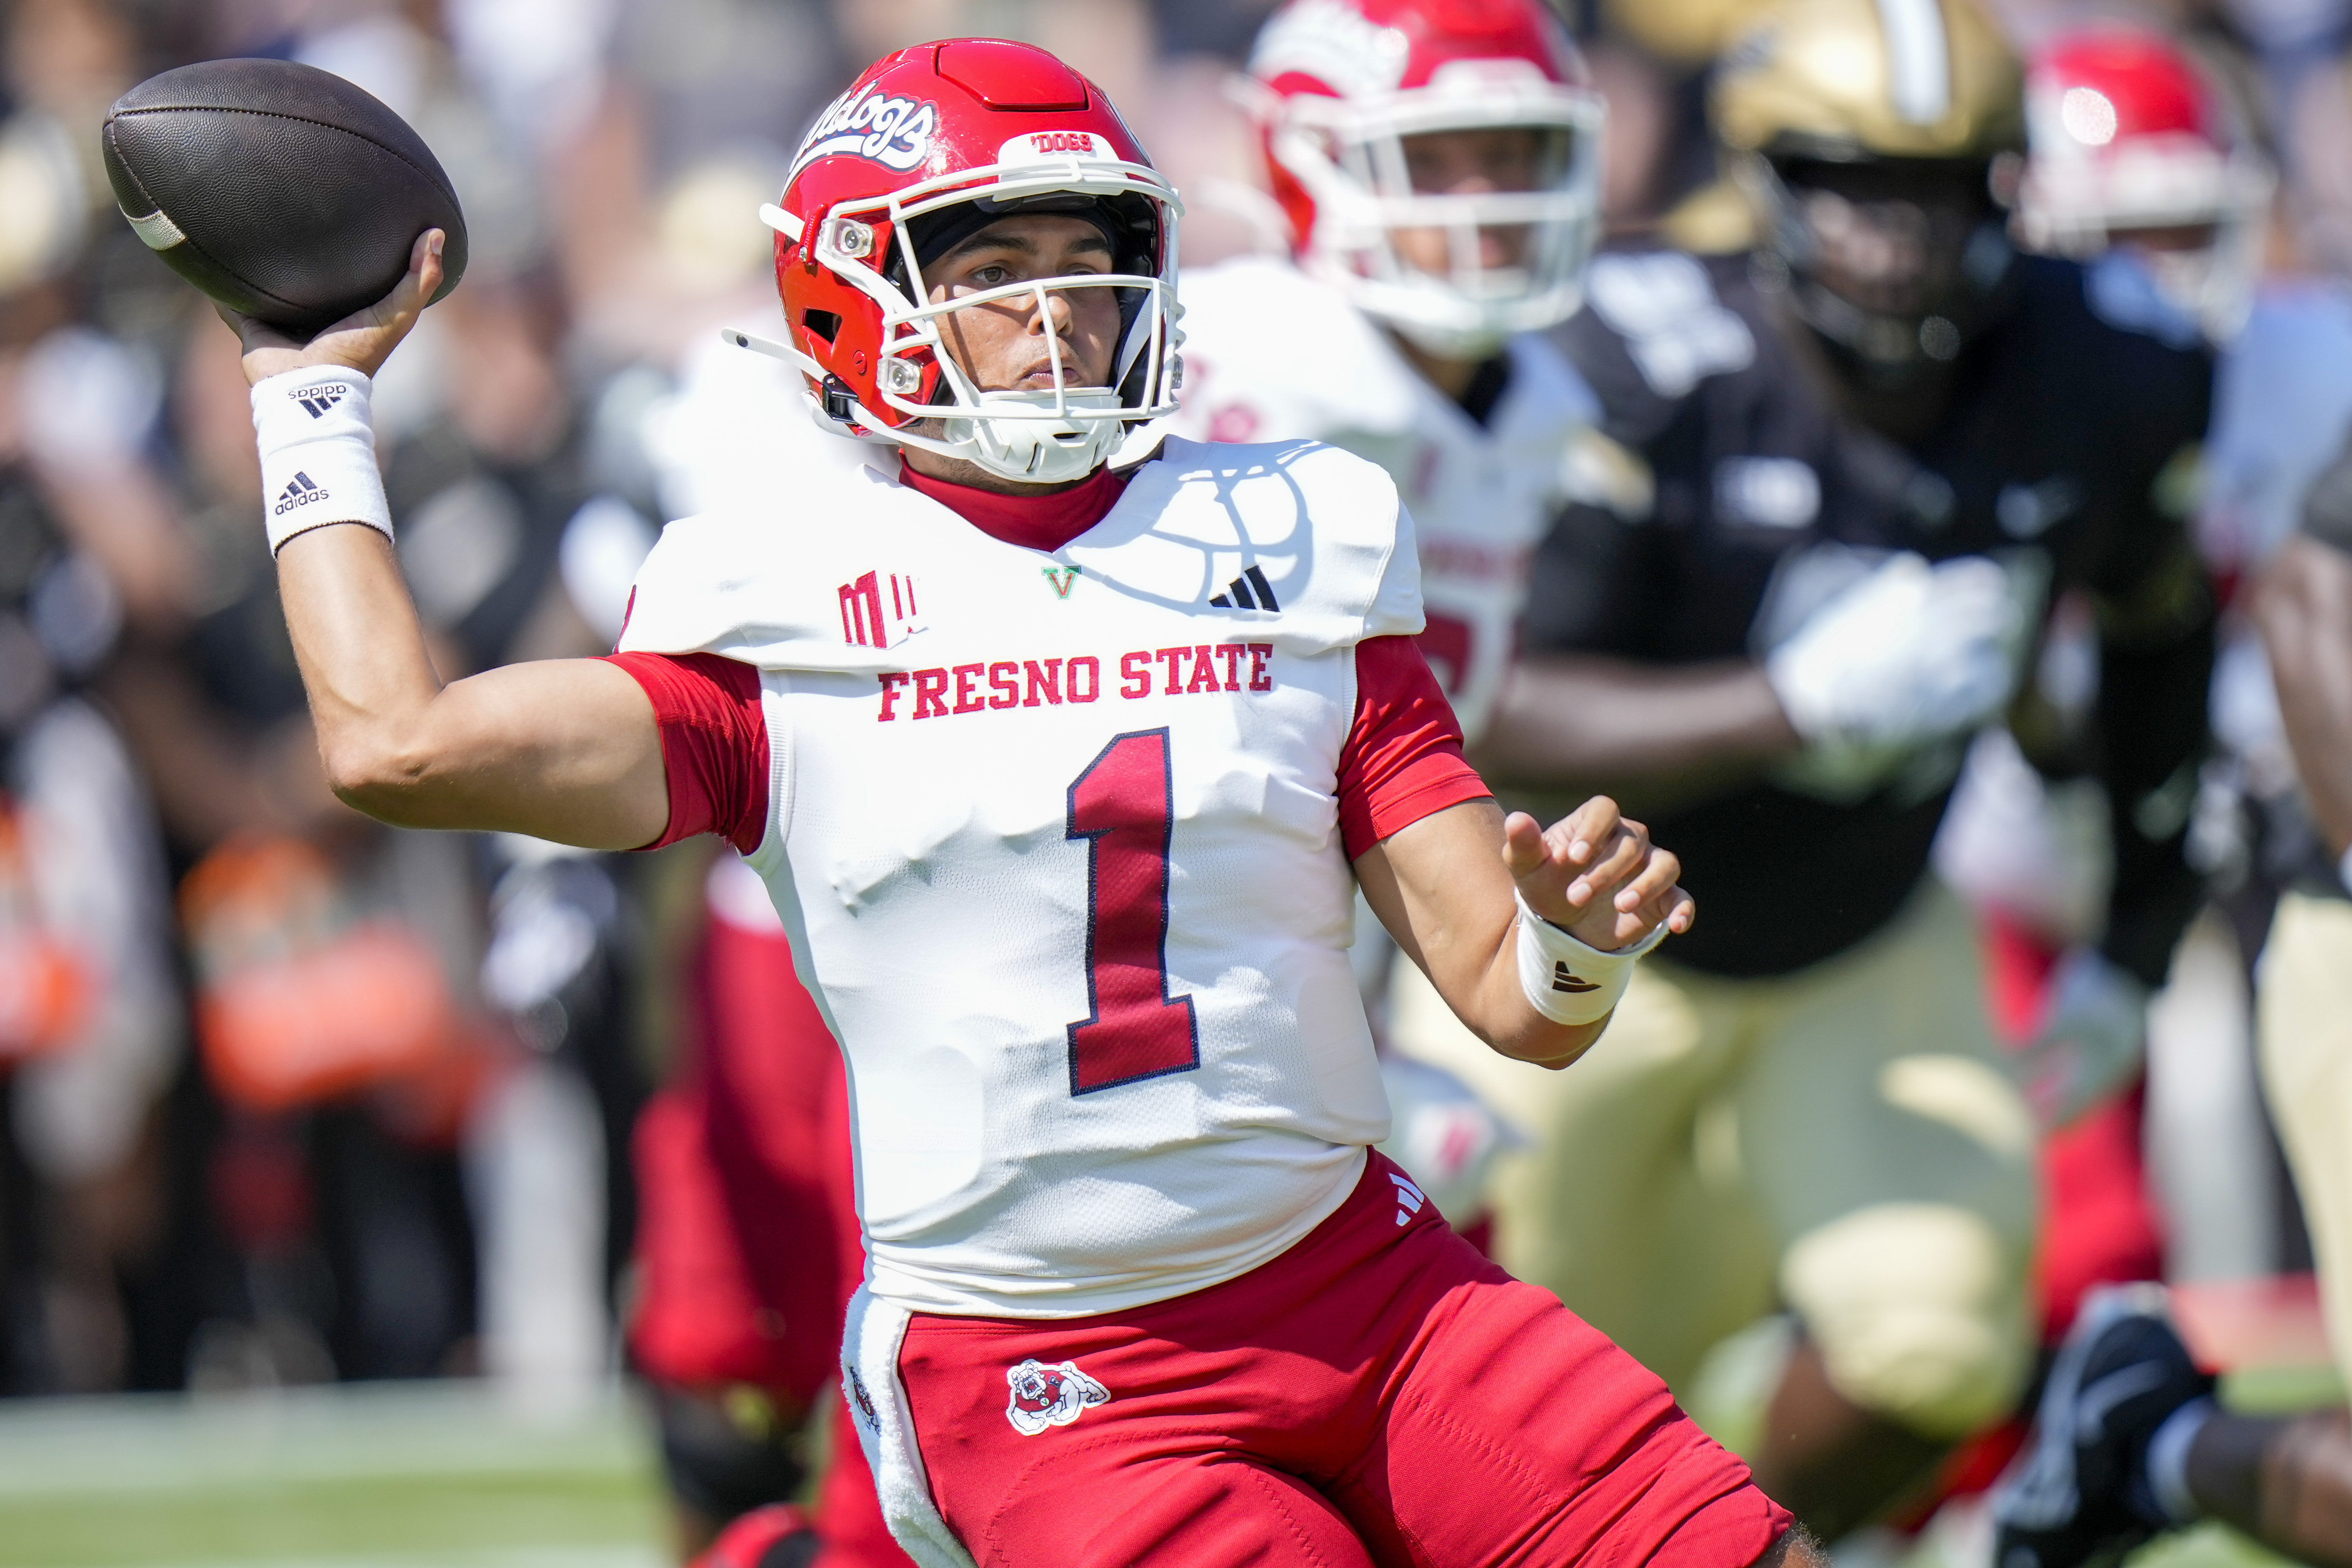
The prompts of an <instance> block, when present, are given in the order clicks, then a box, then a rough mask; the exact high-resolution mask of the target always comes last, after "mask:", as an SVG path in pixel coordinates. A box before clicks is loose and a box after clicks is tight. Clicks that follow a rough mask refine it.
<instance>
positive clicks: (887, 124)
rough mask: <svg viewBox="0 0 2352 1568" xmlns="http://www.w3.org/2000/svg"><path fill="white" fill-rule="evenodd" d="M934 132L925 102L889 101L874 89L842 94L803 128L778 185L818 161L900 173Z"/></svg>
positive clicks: (936, 124) (934, 112)
mask: <svg viewBox="0 0 2352 1568" xmlns="http://www.w3.org/2000/svg"><path fill="white" fill-rule="evenodd" d="M939 128H940V111H939V110H938V109H937V108H935V107H933V106H932V105H931V104H929V103H918V102H917V101H915V100H913V99H911V98H893V97H891V96H890V95H889V94H887V93H886V92H884V91H883V90H882V89H881V88H880V86H879V85H876V86H872V87H867V88H864V89H860V90H858V91H856V92H852V93H844V94H843V95H842V96H841V97H839V98H837V99H835V100H834V104H833V107H832V108H831V109H828V110H825V111H824V114H822V115H821V116H819V117H818V119H817V122H816V123H815V124H814V125H813V126H811V127H809V133H808V140H806V141H805V142H802V143H801V151H800V156H798V157H796V158H794V159H793V167H792V173H791V174H786V175H785V176H784V184H787V185H789V184H792V183H793V180H794V179H796V178H798V177H799V174H800V172H801V171H802V170H803V169H805V168H807V167H808V166H809V165H810V164H811V163H815V162H816V161H817V160H818V159H819V158H831V157H845V158H871V159H873V160H874V161H875V162H876V163H879V164H881V165H882V166H883V167H884V168H886V169H896V170H898V172H899V173H901V174H904V173H905V172H906V171H908V170H909V169H911V168H913V167H914V166H915V165H916V164H918V163H921V162H922V161H923V160H924V159H926V158H928V157H929V156H930V155H931V137H932V135H933V134H934V133H936V132H938V130H939Z"/></svg>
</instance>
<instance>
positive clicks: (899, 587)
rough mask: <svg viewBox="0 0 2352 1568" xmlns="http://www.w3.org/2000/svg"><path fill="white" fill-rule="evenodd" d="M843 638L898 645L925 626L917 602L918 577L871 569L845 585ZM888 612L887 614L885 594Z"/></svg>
mask: <svg viewBox="0 0 2352 1568" xmlns="http://www.w3.org/2000/svg"><path fill="white" fill-rule="evenodd" d="M840 592H841V640H842V641H844V642H845V643H848V644H850V645H852V646H853V647H898V645H899V644H900V643H902V642H905V641H906V640H907V639H908V637H913V636H914V635H915V634H916V633H917V632H919V631H921V630H922V629H923V622H922V618H921V612H920V611H919V610H918V609H917V608H916V605H915V579H914V578H913V577H911V576H904V575H901V574H898V573H896V572H893V573H891V574H889V575H888V576H887V577H886V576H884V575H883V574H881V573H879V572H868V573H867V574H866V575H865V576H863V577H860V578H859V579H857V581H856V582H855V583H844V584H842V585H841V590H840ZM886 594H887V595H888V605H887V608H888V614H887V616H886V615H885V614H884V608H885V605H884V595H886Z"/></svg>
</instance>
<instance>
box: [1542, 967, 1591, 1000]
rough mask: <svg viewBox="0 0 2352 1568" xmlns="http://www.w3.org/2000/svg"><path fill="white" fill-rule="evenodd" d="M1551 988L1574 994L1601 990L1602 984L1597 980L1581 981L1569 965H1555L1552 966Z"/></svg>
mask: <svg viewBox="0 0 2352 1568" xmlns="http://www.w3.org/2000/svg"><path fill="white" fill-rule="evenodd" d="M1551 988H1552V989H1553V990H1555V991H1566V992H1569V993H1570V994H1575V993H1578V992H1583V991H1598V990H1600V989H1601V983H1600V982H1599V981H1597V980H1580V979H1578V978H1577V977H1576V975H1575V974H1574V973H1571V972H1570V969H1569V967H1568V965H1567V964H1565V963H1555V964H1553V965H1552V966H1551Z"/></svg>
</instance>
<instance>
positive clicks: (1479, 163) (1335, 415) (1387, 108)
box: [1167, 0, 1602, 1226]
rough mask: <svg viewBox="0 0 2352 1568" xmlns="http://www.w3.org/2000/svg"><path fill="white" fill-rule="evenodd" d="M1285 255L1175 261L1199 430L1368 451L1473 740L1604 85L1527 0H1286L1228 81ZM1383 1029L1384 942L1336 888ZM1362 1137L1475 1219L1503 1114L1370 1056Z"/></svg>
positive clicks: (1501, 666)
mask: <svg viewBox="0 0 2352 1568" xmlns="http://www.w3.org/2000/svg"><path fill="white" fill-rule="evenodd" d="M1244 91H1245V94H1246V98H1247V101H1248V103H1249V106H1250V109H1251V111H1252V115H1253V118H1254V120H1255V130H1256V132H1257V135H1258V138H1259V141H1260V144H1261V146H1262V148H1263V150H1264V153H1265V172H1266V179H1267V184H1268V186H1269V188H1270V189H1271V191H1272V192H1273V194H1274V195H1275V197H1276V200H1277V201H1278V202H1279V204H1280V206H1281V210H1282V212H1283V215H1284V216H1285V218H1286V220H1287V223H1288V225H1289V229H1290V238H1291V248H1292V254H1291V255H1289V256H1287V257H1282V258H1275V257H1245V258H1240V259H1236V260H1233V261H1228V262H1225V263H1223V265H1220V266H1217V267H1213V268H1206V269H1204V270H1199V271H1192V272H1188V273H1187V274H1186V275H1185V278H1184V282H1183V290H1182V292H1183V300H1184V307H1185V316H1184V331H1185V344H1184V369H1185V377H1186V380H1185V389H1184V406H1183V408H1182V410H1181V412H1180V413H1178V414H1177V415H1176V416H1174V417H1173V418H1172V419H1171V420H1170V421H1169V422H1168V426H1167V428H1168V429H1170V430H1171V431H1173V432H1175V433H1177V434H1180V435H1183V436H1188V437H1192V438H1194V439H1196V440H1210V441H1269V440H1277V439H1279V440H1293V439H1297V438H1299V437H1311V438H1313V439H1315V440H1318V441H1328V442H1330V443H1331V444H1332V445H1334V446H1337V447H1344V448H1346V449H1347V450H1349V451H1350V452H1353V453H1355V454H1356V455H1357V456H1359V457H1361V458H1368V459H1370V461H1372V462H1374V463H1377V464H1379V465H1380V466H1381V468H1384V469H1385V470H1386V471H1387V472H1388V474H1389V477H1390V478H1391V479H1394V480H1395V481H1396V485H1397V489H1398V491H1399V493H1400V494H1401V495H1402V498H1403V500H1404V502H1405V505H1406V506H1407V508H1409V509H1410V510H1411V511H1412V519H1413V531H1414V535H1415V538H1416V540H1417V542H1418V543H1419V545H1420V552H1421V582H1422V595H1423V601H1424V603H1425V605H1426V607H1427V609H1426V614H1427V626H1426V628H1425V629H1424V630H1423V632H1422V634H1421V637H1420V638H1419V641H1420V644H1421V647H1422V652H1423V655H1424V657H1426V658H1427V659H1428V661H1429V665H1430V668H1431V670H1432V671H1433V673H1434V674H1435V675H1436V677H1437V679H1438V681H1439V683H1440V684H1441V685H1442V686H1444V689H1445V693H1446V696H1447V697H1448V698H1449V699H1450V700H1452V702H1453V705H1454V713H1455V715H1456V716H1457V717H1458V718H1459V719H1460V720H1461V721H1462V724H1463V728H1464V730H1465V732H1466V734H1467V736H1468V738H1469V739H1470V741H1471V742H1472V743H1474V744H1475V742H1476V741H1477V738H1478V736H1479V733H1480V731H1482V730H1483V729H1484V728H1485V725H1486V719H1487V716H1488V714H1489V713H1490V712H1491V710H1493V707H1494V702H1495V698H1496V694H1497V693H1498V692H1499V691H1500V689H1501V687H1502V683H1503V679H1504V675H1505V672H1506V670H1507V668H1508V666H1509V661H1510V657H1511V651H1512V648H1513V647H1514V646H1515V645H1516V642H1517V635H1518V631H1517V626H1518V616H1519V608H1520V605H1521V604H1522V603H1523V602H1524V599H1525V596H1526V583H1527V562H1528V557H1529V555H1530V554H1531V553H1532V552H1533V551H1534V549H1535V546H1536V544H1537V542H1538V541H1540V540H1541V539H1542V537H1543V534H1544V531H1545V530H1546V529H1547V528H1548V527H1549V526H1550V522H1551V518H1552V515H1553V513H1554V512H1555V511H1557V510H1558V509H1559V506H1560V505H1561V503H1562V501H1563V500H1565V499H1566V496H1567V494H1568V491H1569V483H1570V475H1571V474H1572V472H1573V468H1572V465H1571V464H1570V463H1569V462H1566V461H1564V460H1563V454H1564V453H1565V452H1568V451H1570V450H1571V449H1572V448H1573V447H1574V445H1575V443H1576V442H1577V440H1578V438H1579V437H1580V435H1581V434H1582V432H1583V430H1584V427H1585V426H1586V425H1587V423H1588V422H1589V421H1590V419H1591V416H1592V415H1593V412H1594V404H1593V399H1592V395H1591V393H1590V392H1588V391H1587V390H1586V389H1585V386H1584V384H1583V382H1582V381H1581V380H1580V378H1579V377H1578V376H1577V374H1576V373H1575V372H1574V371H1573V370H1571V369H1570V367H1569V365H1568V363H1567V361H1566V360H1565V359H1563V358H1562V357H1561V355H1560V353H1559V351H1558V350H1557V349H1554V348H1553V347H1552V346H1551V345H1550V344H1549V343H1548V342H1545V341H1544V339H1543V338H1542V336H1541V335H1540V333H1541V331H1542V329H1544V328H1547V327H1550V326H1553V325H1556V324H1558V323H1559V322H1560V321H1565V320H1567V319H1568V317H1570V315H1572V314H1574V313H1575V310H1576V309H1577V306H1578V304H1579V303H1580V300H1582V297H1583V296H1582V291H1581V286H1582V276H1583V270H1584V263H1585V260H1586V258H1588V257H1589V256H1590V255H1591V251H1592V247H1593V245H1594V244H1595V243H1596V242H1597V241H1598V239H1599V237H1600V231H1601V125H1602V106H1601V100H1600V97H1599V95H1598V94H1596V93H1595V92H1594V91H1593V90H1592V89H1591V86H1590V84H1589V83H1588V81H1587V80H1586V77H1585V71H1584V66H1583V62H1582V60H1581V59H1580V58H1579V57H1578V54H1577V51H1576V48H1575V46H1574V45H1573V44H1572V43H1570V40H1569V37H1568V35H1567V31H1566V29H1565V28H1563V27H1562V26H1560V24H1559V19H1558V18H1557V17H1556V16H1553V14H1552V13H1551V12H1550V11H1549V9H1548V8H1547V7H1546V6H1544V5H1542V4H1540V0H1304V3H1300V4H1293V5H1285V6H1283V7H1282V8H1280V9H1279V10H1277V11H1276V13H1275V14H1274V16H1272V17H1270V18H1269V19H1268V20H1267V22H1266V23H1265V26H1264V27H1263V28H1262V29H1261V30H1260V32H1259V34H1258V37H1257V40H1256V44H1255V47H1254V49H1253V50H1252V52H1251V56H1250V61H1249V69H1248V74H1247V76H1246V77H1245V78H1244ZM1358 924H1359V934H1358V939H1357V944H1356V963H1357V972H1358V974H1359V976H1360V980H1361V981H1362V983H1363V984H1364V987H1365V992H1366V998H1367V1002H1368V1005H1370V1008H1371V1010H1372V1014H1373V1016H1374V1018H1375V1019H1376V1020H1377V1021H1378V1022H1379V1023H1380V1025H1381V1035H1382V1038H1383V1043H1384V1044H1388V1043H1395V1044H1399V1045H1402V1047H1404V1048H1405V1049H1406V1050H1408V1051H1409V1050H1410V1049H1411V1041H1410V1040H1406V1039H1402V1038H1400V1037H1399V1036H1398V1029H1399V1026H1400V1023H1401V1022H1402V1023H1403V1024H1404V1026H1406V1027H1407V1028H1409V1026H1410V1020H1409V1019H1408V1020H1402V1021H1401V1020H1400V1019H1398V1018H1397V1017H1395V1016H1391V1014H1390V1012H1389V1010H1388V1007H1387V1000H1388V993H1389V990H1390V986H1391V971H1392V969H1393V967H1394V964H1393V960H1394V956H1395V952H1396V949H1395V947H1394V946H1393V945H1392V944H1391V943H1390V942H1388V941H1387V940H1386V938H1385V937H1384V936H1383V935H1382V934H1381V930H1380V927H1379V925H1378V924H1377V922H1375V921H1372V920H1370V917H1369V911H1363V912H1361V913H1360V917H1359V921H1358ZM1382 1071H1383V1076H1384V1078H1385V1079H1386V1080H1387V1087H1388V1091H1389V1103H1390V1109H1391V1112H1392V1114H1393V1117H1394V1122H1395V1124H1394V1130H1393V1131H1392V1132H1391V1136H1390V1138H1389V1140H1388V1141H1387V1142H1385V1143H1383V1144H1382V1145H1381V1147H1382V1148H1383V1150H1384V1151H1386V1152H1388V1153H1390V1154H1391V1155H1393V1156H1394V1157H1395V1158H1396V1159H1397V1160H1398V1161H1400V1162H1401V1163H1402V1164H1404V1166H1405V1167H1406V1168H1407V1169H1408V1170H1410V1171H1411V1172H1412V1174H1413V1177H1414V1179H1415V1180H1417V1181H1419V1182H1420V1183H1421V1184H1423V1186H1424V1187H1426V1188H1428V1189H1429V1191H1430V1192H1431V1193H1432V1194H1433V1195H1434V1196H1436V1197H1437V1199H1438V1201H1439V1203H1440V1205H1441V1206H1443V1207H1444V1210H1445V1212H1446V1213H1447V1214H1448V1215H1451V1216H1452V1217H1453V1219H1454V1223H1455V1224H1456V1225H1457V1226H1477V1225H1479V1223H1480V1222H1481V1220H1482V1218H1483V1217H1484V1215H1485V1212H1486V1198H1485V1194H1484V1183H1485V1180H1486V1173H1487V1170H1488V1168H1489V1167H1490V1166H1491V1164H1492V1163H1493V1162H1494V1159H1495V1156H1496V1154H1497V1153H1498V1152H1500V1150H1501V1149H1502V1147H1503V1146H1504V1142H1505V1139H1506V1136H1507V1134H1506V1133H1505V1132H1504V1131H1503V1129H1504V1123H1503V1122H1502V1121H1501V1120H1500V1119H1498V1118H1497V1117H1496V1114H1495V1113H1494V1112H1492V1111H1490V1110H1486V1108H1485V1107H1484V1106H1482V1105H1480V1104H1479V1103H1478V1101H1477V1100H1476V1098H1475V1096H1474V1095H1472V1094H1471V1093H1470V1091H1469V1090H1468V1089H1465V1088H1464V1087H1463V1086H1462V1085H1461V1083H1460V1082H1459V1080H1458V1079H1454V1077H1453V1076H1452V1075H1450V1074H1447V1073H1445V1072H1444V1071H1443V1070H1442V1069H1440V1068H1434V1067H1431V1066H1428V1065H1426V1064H1424V1063H1422V1062H1418V1061H1414V1060H1412V1059H1409V1058H1402V1057H1398V1056H1390V1057H1388V1058H1385V1059H1384V1064H1383V1068H1382Z"/></svg>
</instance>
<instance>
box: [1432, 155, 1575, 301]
mask: <svg viewBox="0 0 2352 1568" xmlns="http://www.w3.org/2000/svg"><path fill="white" fill-rule="evenodd" d="M1564 134H1565V133H1564V132H1549V131H1539V130H1537V129H1535V128H1534V127H1532V126H1517V125H1506V126H1497V127H1493V128H1490V129H1486V130H1482V131H1433V132H1428V133H1426V134H1424V135H1420V136H1408V137H1406V138H1404V166H1405V173H1406V174H1407V175H1409V176H1410V177H1411V179H1412V189H1413V194H1414V195H1430V196H1481V195H1494V194H1496V193H1498V192H1525V191H1538V190H1543V189H1545V188H1546V187H1548V186H1549V184H1551V183H1552V182H1553V180H1554V179H1555V178H1556V177H1557V175H1558V172H1559V168H1560V167H1561V166H1562V164H1563V163H1564V162H1565V159H1564V156H1563V153H1562V150H1561V148H1560V147H1559V145H1558V143H1559V142H1561V141H1562V140H1563V139H1564ZM1391 239H1392V241H1393V243H1394V244H1395V246H1396V251H1397V255H1398V257H1399V258H1402V260H1403V262H1404V263H1405V265H1406V266H1408V267H1411V268H1415V269H1416V270H1418V271H1422V272H1427V273H1432V274H1434V275H1436V276H1438V277H1441V278H1442V277H1444V276H1445V275H1446V274H1448V273H1450V272H1451V271H1453V269H1454V258H1453V256H1452V253H1451V251H1450V249H1449V242H1448V237H1447V234H1446V231H1445V230H1444V229H1442V228H1400V229H1395V230H1392V231H1391ZM1527 244H1528V229H1527V226H1525V225H1524V224H1504V225H1489V226H1482V227H1481V228H1480V229H1479V230H1478V265H1479V266H1480V267H1482V268H1499V267H1516V266H1517V265H1518V264H1519V260H1520V258H1521V257H1522V256H1524V255H1525V254H1526V251H1527Z"/></svg>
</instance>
